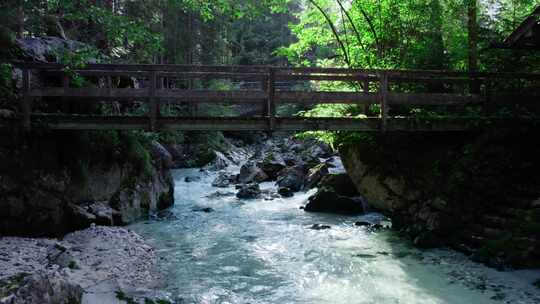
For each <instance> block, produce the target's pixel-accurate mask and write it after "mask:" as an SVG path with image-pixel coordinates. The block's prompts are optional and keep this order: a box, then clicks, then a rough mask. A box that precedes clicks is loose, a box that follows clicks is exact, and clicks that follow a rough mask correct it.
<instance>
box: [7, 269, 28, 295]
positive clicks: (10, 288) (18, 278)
mask: <svg viewBox="0 0 540 304" xmlns="http://www.w3.org/2000/svg"><path fill="white" fill-rule="evenodd" d="M29 275H30V274H29V273H19V274H16V275H14V276H11V277H9V278H7V279H4V280H1V281H0V299H3V298H5V297H7V296H9V295H10V294H12V293H13V292H15V291H16V290H17V289H18V288H19V287H20V286H21V284H22V283H23V282H24V279H26V278H27V277H28V276H29Z"/></svg>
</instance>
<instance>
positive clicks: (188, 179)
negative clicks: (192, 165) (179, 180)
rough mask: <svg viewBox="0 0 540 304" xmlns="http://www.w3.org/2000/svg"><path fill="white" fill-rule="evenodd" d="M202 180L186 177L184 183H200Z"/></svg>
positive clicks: (195, 177) (197, 177) (198, 177)
mask: <svg viewBox="0 0 540 304" xmlns="http://www.w3.org/2000/svg"><path fill="white" fill-rule="evenodd" d="M200 180H201V177H200V176H186V178H184V181H185V182H186V183H192V182H198V181H200Z"/></svg>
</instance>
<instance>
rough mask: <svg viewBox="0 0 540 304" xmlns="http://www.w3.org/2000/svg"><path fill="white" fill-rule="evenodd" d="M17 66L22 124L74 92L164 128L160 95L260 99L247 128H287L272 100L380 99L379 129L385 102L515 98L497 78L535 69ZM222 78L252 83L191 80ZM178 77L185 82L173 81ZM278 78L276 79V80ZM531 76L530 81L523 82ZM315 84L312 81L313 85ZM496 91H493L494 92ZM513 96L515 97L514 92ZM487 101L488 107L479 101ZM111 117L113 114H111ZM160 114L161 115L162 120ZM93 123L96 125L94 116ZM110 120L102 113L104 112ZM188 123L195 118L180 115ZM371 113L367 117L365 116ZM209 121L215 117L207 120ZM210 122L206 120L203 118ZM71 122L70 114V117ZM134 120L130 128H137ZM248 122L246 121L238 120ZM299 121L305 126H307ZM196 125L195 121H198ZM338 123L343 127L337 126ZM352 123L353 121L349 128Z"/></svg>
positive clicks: (538, 77)
mask: <svg viewBox="0 0 540 304" xmlns="http://www.w3.org/2000/svg"><path fill="white" fill-rule="evenodd" d="M15 65H16V66H17V67H18V68H20V69H22V73H23V77H22V80H23V84H22V93H23V98H22V99H21V107H20V108H21V113H22V121H23V125H24V127H25V128H30V125H31V122H32V121H31V119H32V116H33V115H32V114H33V113H32V104H33V101H34V100H39V99H41V98H51V97H58V98H61V99H62V100H69V101H70V102H76V101H77V100H80V99H89V100H97V101H105V102H107V101H141V102H146V103H148V113H147V119H148V124H147V128H148V129H151V130H157V129H166V128H167V126H165V125H164V124H165V123H167V122H171V121H172V120H173V119H174V117H163V116H162V115H161V111H160V106H161V104H163V103H164V102H167V103H188V104H200V103H231V104H232V103H236V104H246V103H256V104H260V105H262V108H263V112H262V113H261V115H260V116H258V117H256V118H255V117H253V118H252V120H251V123H253V122H254V121H255V119H256V124H257V126H256V127H254V128H255V129H261V128H263V127H262V125H263V124H264V125H265V126H264V128H265V129H268V130H274V129H276V122H277V123H278V127H277V129H287V128H286V127H284V126H283V124H284V123H289V124H293V123H296V127H295V128H300V129H301V128H302V124H301V123H299V122H294V121H293V120H284V119H282V118H281V117H278V116H277V115H276V108H277V107H278V106H280V105H282V104H286V103H293V104H311V105H313V104H352V105H364V106H369V105H374V104H378V105H379V106H380V112H379V113H376V117H374V118H376V119H377V120H376V123H370V125H369V126H367V127H366V128H377V129H380V130H383V131H384V130H386V129H387V128H388V120H389V119H391V118H394V116H393V115H392V113H391V112H390V109H391V108H399V107H401V106H412V105H415V106H416V105H418V106H463V105H471V104H473V105H474V104H478V105H487V104H496V103H498V102H501V101H509V100H513V99H514V98H515V89H514V90H513V92H512V94H505V93H502V91H504V90H502V89H501V88H502V87H503V86H504V84H505V83H510V82H512V83H516V82H517V83H523V82H527V83H528V84H529V87H531V86H532V87H535V86H536V87H538V84H539V83H540V74H518V73H511V74H510V73H508V74H502V73H474V74H470V73H464V72H454V71H416V70H406V71H405V70H358V69H341V68H284V67H269V66H198V65H124V64H89V65H86V66H85V67H84V68H76V69H71V68H70V69H67V68H66V67H65V66H64V65H60V64H40V63H15ZM36 73H40V74H44V75H56V76H58V77H57V78H58V79H60V81H57V82H56V83H55V84H54V85H50V84H45V85H44V84H43V83H41V84H40V83H38V82H35V81H33V80H32V75H36ZM74 75H77V76H78V77H87V78H91V79H93V80H92V81H91V82H88V83H89V85H87V86H83V87H80V86H77V87H76V86H74V85H73V84H72V83H71V79H72V77H73V76H74ZM121 78H129V79H134V80H136V82H137V83H138V85H136V86H135V85H133V87H119V84H118V83H117V81H116V80H118V79H121ZM216 79H224V80H229V81H244V82H250V83H254V82H255V83H259V85H255V86H250V89H247V90H245V89H232V90H216V89H198V88H195V86H193V81H194V80H198V81H208V80H216ZM179 81H187V83H188V84H187V85H184V86H179V85H178V83H179ZM321 81H325V82H335V83H338V82H339V83H348V84H349V88H350V90H349V91H345V90H343V91H328V90H326V91H323V90H317V89H316V90H294V89H291V88H290V87H288V86H283V85H282V84H283V83H285V84H286V83H288V82H294V83H298V82H309V83H317V82H321ZM280 84H281V85H280ZM531 84H532V85H531ZM315 87H316V86H315ZM537 91H538V90H536V91H535V90H533V91H528V92H527V94H521V95H520V97H519V98H520V99H521V100H525V99H530V100H531V101H533V102H535V101H536V100H537V98H538V94H536V92H537ZM495 92H497V93H495ZM514 100H515V99H514ZM486 108H488V107H486ZM78 119H79V120H80V121H82V120H83V118H81V117H79V118H78ZM116 119H119V118H116ZM167 119H168V120H167ZM349 120H350V119H349ZM93 121H95V123H93V124H92V125H93V126H94V127H97V126H99V119H98V118H95V120H93ZM109 121H110V119H109ZM185 121H186V123H188V124H196V123H198V121H197V120H196V119H195V118H194V117H193V119H191V120H188V119H185ZM314 121H315V120H313V121H312V122H311V123H312V124H311V126H312V127H314V128H315V127H316V128H318V129H330V130H332V129H338V130H339V129H343V128H344V127H343V126H344V125H345V124H347V123H353V122H351V121H349V122H347V121H339V122H337V121H331V120H327V121H322V120H321V121H322V122H321V123H319V124H318V125H316V126H314V125H313V123H314ZM372 121H374V120H372ZM214 122H216V121H214ZM203 123H204V124H207V125H212V121H211V120H205V121H203ZM74 124H76V120H75V119H72V121H71V124H70V125H74ZM143 125H144V123H141V121H140V120H139V121H138V123H137V124H136V126H135V127H134V128H143ZM244 127H245V128H246V129H249V126H248V125H246V126H244ZM309 127H310V125H309V122H306V128H309ZM201 128H202V127H201ZM345 129H346V128H345ZM353 129H354V128H353Z"/></svg>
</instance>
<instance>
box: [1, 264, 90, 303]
mask: <svg viewBox="0 0 540 304" xmlns="http://www.w3.org/2000/svg"><path fill="white" fill-rule="evenodd" d="M0 295H1V296H2V298H1V299H0V303H1V304H77V303H81V302H82V297H83V289H82V288H81V286H79V285H78V284H75V283H73V282H70V280H69V279H67V278H66V277H65V276H64V275H61V274H60V273H59V272H57V271H50V272H45V271H40V272H37V273H34V274H32V275H25V274H19V275H17V276H15V277H11V278H8V279H6V280H3V281H0Z"/></svg>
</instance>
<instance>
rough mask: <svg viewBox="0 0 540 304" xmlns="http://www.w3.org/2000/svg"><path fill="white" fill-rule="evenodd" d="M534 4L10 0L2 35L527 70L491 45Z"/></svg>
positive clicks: (386, 64) (516, 0) (217, 54)
mask: <svg viewBox="0 0 540 304" xmlns="http://www.w3.org/2000/svg"><path fill="white" fill-rule="evenodd" d="M539 4H540V0H533V1H531V0H480V1H477V0H404V1H395V0H353V1H347V0H264V1H257V0H241V1H237V0H144V1H143V0H78V1H68V0H27V1H18V0H17V1H15V0H8V1H5V2H4V4H3V5H2V6H3V7H2V8H1V14H2V16H0V17H2V18H1V20H2V23H3V24H2V28H3V30H2V31H3V34H2V35H3V36H5V37H4V38H2V39H3V40H9V39H11V38H12V37H18V38H22V37H32V36H44V35H50V36H61V37H63V38H68V39H73V40H79V41H84V42H85V43H88V44H89V45H90V46H91V47H92V48H95V49H96V50H99V51H100V52H102V53H104V54H106V55H107V56H108V57H109V58H110V60H111V61H121V62H140V63H197V64H274V65H303V66H349V67H358V68H421V69H451V70H467V69H469V68H471V69H472V70H476V69H479V70H516V69H524V70H527V69H530V67H531V66H534V64H531V60H535V58H532V57H533V56H524V55H525V53H523V52H519V51H507V50H498V49H493V48H491V45H492V43H494V42H500V41H502V40H504V38H505V37H506V36H507V35H508V34H509V33H511V32H512V30H513V29H515V28H516V27H517V26H518V25H519V23H520V22H521V21H522V20H524V18H526V17H527V16H528V15H529V14H530V13H531V12H532V11H533V10H534V8H535V7H536V6H537V5H539ZM6 37H7V38H6ZM470 55H472V57H473V58H471V56H470ZM535 62H536V61H535ZM471 64H472V65H473V66H471V67H470V65H471Z"/></svg>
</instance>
